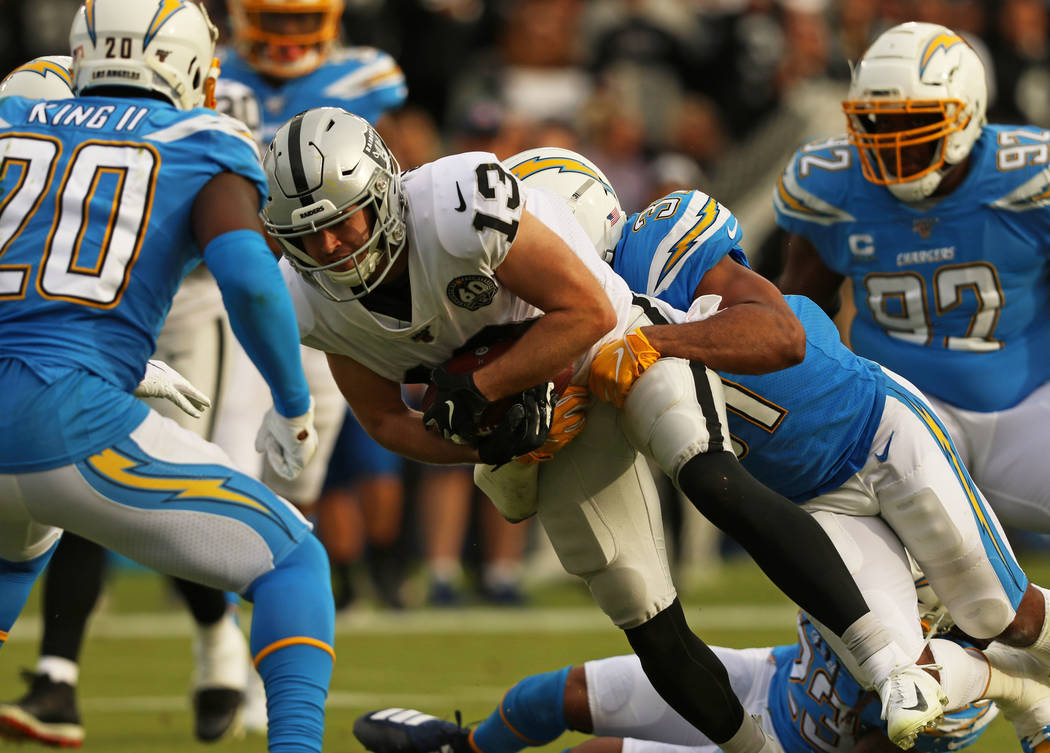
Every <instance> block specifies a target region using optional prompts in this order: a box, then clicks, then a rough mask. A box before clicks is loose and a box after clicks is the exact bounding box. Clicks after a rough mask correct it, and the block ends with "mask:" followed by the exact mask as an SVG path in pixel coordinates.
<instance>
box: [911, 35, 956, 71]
mask: <svg viewBox="0 0 1050 753" xmlns="http://www.w3.org/2000/svg"><path fill="white" fill-rule="evenodd" d="M957 44H966V42H965V41H964V40H963V38H962V37H960V36H959V35H958V34H937V35H936V36H934V37H933V39H931V40H930V41H929V42H927V43H926V49H924V50H923V51H922V57H921V58H920V59H919V78H922V74H923V73H924V72H925V71H926V66H927V65H929V63H930V60H931V59H932V58H933V56H934V55H936V54H937V51H938V50H944V51H945V52H947V51H948V50H950V49H951V48H952V47H954V46H955V45H957Z"/></svg>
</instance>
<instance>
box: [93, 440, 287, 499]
mask: <svg viewBox="0 0 1050 753" xmlns="http://www.w3.org/2000/svg"><path fill="white" fill-rule="evenodd" d="M88 465H90V466H91V467H92V468H93V469H94V470H95V471H97V472H98V473H99V474H101V475H102V476H104V477H105V478H107V479H109V480H110V481H112V482H113V483H116V484H120V485H121V486H125V487H129V488H131V489H138V490H141V491H147V492H168V496H169V498H170V499H171V500H181V499H214V500H219V501H223V502H236V503H238V504H242V505H247V506H248V507H253V508H255V509H257V510H259V511H260V512H263V513H266V514H267V515H269V514H270V510H269V508H267V507H265V506H264V505H262V504H260V503H259V502H258V501H257V500H255V499H252V498H251V497H248V496H246V495H244V494H241V493H239V492H237V491H234V490H233V489H228V488H226V486H225V485H226V482H227V481H229V479H227V478H199V477H198V478H194V477H186V476H183V477H173V476H145V475H140V474H139V473H136V472H135V471H136V469H138V468H141V467H142V463H141V462H139V461H138V460H135V459H133V458H129V457H126V456H124V455H122V454H120V453H119V452H116V451H115V450H114V449H113V448H109V449H106V450H103V451H102V452H100V453H98V454H97V455H92V456H91V457H90V458H88Z"/></svg>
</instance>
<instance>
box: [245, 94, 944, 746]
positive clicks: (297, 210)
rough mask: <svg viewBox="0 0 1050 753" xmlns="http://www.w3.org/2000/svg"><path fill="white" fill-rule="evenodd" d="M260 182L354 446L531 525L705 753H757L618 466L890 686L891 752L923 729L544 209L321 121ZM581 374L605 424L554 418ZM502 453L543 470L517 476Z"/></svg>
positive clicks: (816, 555) (615, 295)
mask: <svg viewBox="0 0 1050 753" xmlns="http://www.w3.org/2000/svg"><path fill="white" fill-rule="evenodd" d="M264 167H265V169H266V172H267V176H268V179H269V182H270V197H269V200H268V202H267V205H266V208H265V210H264V221H265V222H266V225H267V229H268V230H269V231H270V233H271V234H272V235H274V236H276V237H277V238H278V240H279V241H280V243H281V246H282V248H283V251H284V254H285V259H284V261H283V262H282V264H283V265H284V270H285V279H286V281H287V283H288V285H289V288H290V290H291V291H292V295H293V300H294V301H295V305H296V312H297V317H298V319H299V324H300V336H301V339H302V341H303V342H304V343H305V344H307V345H310V346H312V347H315V348H318V349H320V350H323V351H325V352H326V353H327V355H328V361H329V364H330V366H331V370H332V374H333V375H334V377H335V379H336V382H337V383H338V384H339V386H340V389H341V390H342V392H343V394H344V395H345V396H346V398H347V401H348V402H349V404H350V406H351V408H353V410H354V412H355V414H356V415H357V417H358V419H359V420H360V421H361V423H362V425H363V426H364V427H365V429H366V430H367V431H368V432H369V433H370V434H372V436H374V437H375V438H376V439H377V440H378V441H379V442H380V443H381V444H383V445H384V446H386V447H388V448H390V449H392V450H394V451H396V452H398V453H399V454H403V455H405V456H408V457H412V458H415V459H418V460H422V461H424V462H431V463H463V462H478V461H480V462H481V463H482V466H481V468H480V473H479V474H478V478H479V484H480V485H482V488H483V489H484V490H485V491H487V492H488V493H489V496H490V497H491V498H492V499H493V501H494V502H495V503H496V504H497V506H498V507H500V509H501V511H502V512H504V514H505V515H507V516H508V517H512V518H517V519H522V518H525V517H529V516H530V515H532V514H536V515H538V517H539V519H540V522H541V523H542V524H543V525H544V527H545V529H546V531H547V533H548V535H549V536H550V538H551V541H552V543H553V544H554V547H555V549H556V550H557V551H558V553H559V557H560V559H561V561H562V564H563V565H564V567H565V568H566V570H568V571H569V572H571V573H573V574H575V575H578V576H580V577H582V578H583V579H584V580H585V581H586V582H587V584H588V586H589V587H590V590H591V593H592V594H593V596H594V597H595V600H596V601H597V602H598V603H599V605H600V606H601V607H602V609H603V610H604V611H605V612H606V613H607V614H608V615H609V616H610V618H611V619H612V620H613V622H614V623H615V624H616V625H617V626H619V627H620V628H622V629H623V630H624V631H625V633H626V635H627V637H628V640H629V641H630V643H631V646H632V648H633V649H634V650H635V652H636V653H637V654H638V656H639V657H640V659H641V662H642V666H643V668H644V669H645V672H646V675H647V676H648V677H649V679H650V680H651V681H652V682H653V685H654V686H655V687H656V688H657V689H658V691H659V692H660V694H661V695H662V696H663V697H664V698H665V699H666V700H667V701H668V702H669V703H670V704H671V706H672V707H674V708H675V709H676V710H677V711H678V712H679V713H681V714H682V716H683V717H685V718H686V719H687V720H688V721H689V722H690V723H691V724H693V725H694V726H696V727H697V728H698V729H701V730H702V731H704V732H705V733H706V734H708V736H709V737H710V738H711V739H713V740H716V741H718V743H719V745H720V746H721V747H722V749H723V750H724V751H726V753H741V752H745V751H746V752H748V753H753V752H757V751H773V750H776V748H775V747H774V746H775V743H774V742H773V741H772V740H771V739H770V738H768V737H767V736H766V734H765V733H764V732H763V731H762V729H761V727H760V726H759V725H758V723H757V722H755V721H754V720H752V719H751V718H750V717H748V716H746V715H745V713H744V710H743V708H742V706H741V705H740V703H739V701H738V700H737V699H736V698H735V696H734V695H733V694H732V690H731V688H730V686H729V684H728V679H727V676H726V673H725V668H724V667H722V665H721V664H720V663H719V662H718V660H717V658H716V657H715V656H714V654H712V653H711V652H710V650H709V649H708V648H707V647H706V645H705V644H704V643H703V642H702V641H700V640H699V639H698V638H696V637H695V636H694V635H693V634H692V633H691V632H690V631H689V629H688V626H687V624H686V622H685V618H684V615H683V613H682V608H681V605H680V604H679V602H678V599H677V596H676V594H675V590H674V587H673V585H672V583H671V580H670V576H669V572H668V567H667V562H666V558H665V555H664V548H663V536H662V531H661V526H660V512H659V501H658V497H657V495H656V491H655V487H654V484H653V481H652V478H651V476H650V474H649V472H648V468H647V466H646V464H645V460H644V457H643V455H642V454H641V453H640V452H639V450H638V449H636V448H640V449H641V450H642V452H644V454H645V455H647V456H649V457H651V458H652V459H653V460H654V461H656V462H657V463H658V464H659V465H660V466H661V468H662V469H663V470H664V471H665V472H666V473H667V474H668V475H669V476H670V477H671V478H672V479H673V480H674V481H675V482H676V484H677V485H678V486H679V487H680V488H681V489H682V490H683V492H684V493H685V494H686V496H688V497H689V498H690V499H691V501H692V502H693V503H694V504H695V505H696V506H697V507H698V508H699V509H700V510H701V511H702V512H705V513H707V514H708V515H709V517H712V518H714V519H716V520H717V521H718V523H719V524H720V525H721V526H722V527H723V528H724V529H725V530H727V531H728V532H730V534H731V535H733V536H734V537H736V538H737V539H738V540H739V541H740V542H741V543H742V544H743V545H744V546H745V547H747V548H748V549H749V551H751V552H752V554H753V556H755V558H756V560H757V561H758V562H759V563H760V564H761V565H762V566H763V567H764V568H765V570H766V571H767V572H768V573H770V575H771V577H773V578H774V580H775V581H776V582H777V583H778V584H779V585H781V587H782V588H784V589H785V591H786V592H788V594H789V595H790V596H792V597H793V598H794V599H796V600H797V601H799V602H800V603H802V602H805V603H806V604H807V605H808V608H812V609H815V610H816V611H818V612H821V613H822V615H821V617H820V619H821V620H822V621H824V620H826V619H831V620H833V621H834V622H835V623H836V624H835V627H834V628H832V630H833V631H834V632H836V634H838V635H841V636H842V637H843V638H844V641H845V642H846V644H847V645H849V646H850V649H851V650H852V651H853V652H854V655H855V656H856V658H857V660H858V661H859V662H861V663H862V664H863V665H864V667H865V669H866V671H868V672H870V674H871V676H873V677H876V678H878V679H877V682H878V684H879V685H880V687H882V686H883V683H886V687H887V688H892V689H893V691H894V692H890V693H888V696H889V703H888V708H889V718H890V721H889V724H890V726H891V728H896V730H897V732H898V733H899V734H900V735H901V736H907V734H909V733H910V731H911V730H912V728H921V727H922V726H925V724H926V723H927V722H928V721H929V719H930V718H931V716H936V715H938V714H939V711H940V705H939V703H938V702H937V700H936V699H935V698H933V699H930V700H931V701H932V703H931V704H926V705H923V706H922V708H921V709H919V710H916V709H906V708H904V706H906V705H908V704H911V703H913V702H914V701H915V697H916V693H917V692H919V690H918V688H917V687H916V685H915V681H914V679H913V678H914V677H915V676H916V675H920V674H922V673H921V672H920V671H919V670H918V669H917V668H915V667H914V664H913V663H910V662H909V661H908V659H907V657H906V656H904V654H903V651H902V650H901V649H900V647H899V646H896V644H894V643H893V642H892V641H891V640H890V639H889V638H888V637H887V636H886V634H885V631H884V629H883V628H882V626H881V625H880V624H879V623H878V622H877V621H875V619H874V618H873V616H872V615H871V613H870V612H869V611H868V609H867V605H866V604H864V602H863V598H861V597H859V593H858V592H857V589H856V584H855V583H853V581H852V580H851V578H850V577H849V575H848V572H847V571H846V569H845V566H844V565H843V563H842V561H841V559H840V558H839V557H838V555H837V554H836V553H835V552H834V551H833V548H832V547H831V546H830V542H829V540H828V539H827V536H826V535H825V534H824V533H823V532H822V531H821V530H820V528H819V526H817V525H816V524H815V523H814V522H813V521H812V519H810V518H809V517H808V516H807V515H806V514H805V513H802V511H801V510H799V509H798V508H796V507H795V506H794V505H792V504H791V503H790V502H788V501H787V500H785V499H784V498H782V497H779V496H777V495H775V494H773V493H772V492H770V491H769V490H768V489H766V488H765V487H762V486H761V485H760V484H758V483H757V482H755V481H754V479H752V478H751V477H750V476H748V475H747V474H746V473H744V472H743V470H742V469H741V468H740V466H739V465H738V464H737V463H736V460H735V458H734V457H733V456H732V454H731V453H729V452H727V451H724V450H725V449H726V448H728V437H727V436H726V435H725V423H726V419H725V407H724V403H723V402H722V397H721V394H720V383H719V380H718V378H717V376H715V375H713V372H709V371H707V370H706V369H703V368H701V367H698V368H697V369H696V370H695V371H693V370H692V369H691V368H690V366H689V364H688V363H687V362H686V361H683V360H680V359H661V358H659V353H658V352H656V351H655V349H653V348H652V346H651V345H650V344H649V343H648V341H647V340H646V338H645V336H644V334H643V333H642V332H641V327H643V326H646V325H649V324H650V323H651V322H653V321H657V322H659V321H661V320H662V319H661V316H662V315H661V305H660V304H659V303H658V302H655V301H654V300H653V299H646V298H635V297H632V295H631V293H630V291H629V290H628V289H627V287H626V284H625V283H624V282H623V281H622V280H621V279H620V278H618V277H616V276H615V274H614V273H612V271H611V270H610V269H609V268H608V266H607V265H605V264H604V263H603V262H602V261H601V259H600V258H599V257H598V256H596V255H595V254H594V250H593V246H592V245H591V242H590V240H589V239H588V237H587V235H586V234H585V233H584V231H583V229H582V228H581V227H580V225H579V223H578V222H576V220H575V219H574V218H573V217H572V214H571V212H570V211H569V210H568V208H567V207H566V206H565V205H564V203H563V202H562V201H560V200H559V199H557V197H554V196H552V195H550V194H546V193H544V192H537V191H532V190H528V189H526V188H524V187H523V186H522V185H521V183H520V182H519V181H518V179H517V178H515V177H514V176H513V175H511V174H510V173H508V172H507V171H506V170H504V169H503V167H502V166H501V165H500V164H499V162H498V161H497V160H496V158H495V156H494V155H492V154H487V153H481V152H475V153H468V154H461V155H455V156H451V157H446V158H444V159H440V160H437V161H436V162H432V163H429V164H427V165H423V166H421V167H419V168H416V169H413V170H411V171H408V172H407V173H405V174H404V175H401V174H400V173H399V169H398V165H397V162H396V160H394V158H393V156H392V155H391V154H390V152H389V150H388V149H387V148H386V146H385V144H384V143H383V141H382V139H381V138H380V137H379V135H378V134H377V133H376V132H375V130H374V129H373V128H371V127H370V126H369V125H368V124H367V123H366V122H365V121H363V120H361V119H360V118H357V117H355V116H353V115H350V114H349V113H346V112H345V111H342V110H339V109H337V108H317V109H313V110H309V111H307V112H304V113H301V114H300V115H297V116H296V117H294V118H292V120H290V121H289V122H288V123H286V124H284V125H283V126H281V128H280V129H279V130H278V132H277V135H276V136H275V138H274V141H273V143H272V144H271V145H270V148H269V149H268V150H267V153H266V156H265V157H264ZM609 220H610V223H614V222H620V223H622V221H623V218H622V217H615V218H614V217H612V216H610V218H609ZM552 275H556V277H555V278H554V279H553V280H552ZM552 282H554V283H555V284H552ZM512 331H513V332H514V333H515V334H516V335H518V337H517V339H516V340H515V342H514V344H513V345H512V346H511V347H510V348H509V349H508V350H507V351H506V352H505V353H504V354H503V355H501V356H500V357H499V358H497V359H494V360H493V361H491V362H490V363H487V364H486V365H485V366H483V367H481V368H480V369H478V370H477V371H475V372H473V373H472V374H466V375H453V374H450V373H448V372H447V371H445V370H444V369H443V368H441V366H442V364H443V363H445V362H446V361H447V360H448V359H449V358H450V357H451V356H452V355H453V353H455V352H457V350H458V349H460V348H462V347H463V346H464V345H468V344H469V345H471V346H474V345H479V344H485V343H487V342H493V341H497V340H500V339H507V336H508V333H509V332H512ZM592 361H593V363H594V365H593V366H592ZM570 364H571V365H572V366H573V367H574V376H573V380H572V382H573V383H572V385H571V386H570V388H569V389H568V390H567V391H566V395H567V400H566V399H564V398H563V400H562V401H558V402H557V404H554V405H552V403H554V398H553V396H552V394H551V390H550V383H549V382H547V380H548V379H550V378H551V377H552V376H553V375H554V374H557V373H558V372H560V371H561V370H562V369H563V368H565V367H566V366H567V365H570ZM617 364H619V365H617ZM599 365H600V366H599ZM783 365H785V364H773V365H768V366H767V368H770V369H775V368H779V367H782V366H783ZM596 371H600V372H602V373H603V374H604V375H605V381H604V384H603V385H599V389H600V393H601V394H608V395H609V397H610V398H611V399H612V400H617V395H623V394H626V397H625V398H622V403H621V404H622V408H621V407H618V406H614V405H613V404H612V403H611V402H600V403H595V404H594V405H593V406H592V407H591V408H590V410H589V412H588V416H587V420H586V422H585V424H583V425H582V426H581V425H580V424H581V422H579V421H578V420H575V419H570V420H566V417H565V415H564V414H566V413H567V412H568V411H567V409H566V406H571V407H573V408H575V407H578V401H579V399H580V395H581V393H584V392H585V390H586V388H585V386H584V385H586V384H587V383H588V381H590V382H591V383H592V384H593V383H594V382H595V379H594V377H595V372H596ZM426 381H431V382H432V383H433V384H434V385H435V386H436V394H435V397H434V401H433V404H432V406H431V408H430V409H428V410H427V411H426V412H425V413H424V414H422V416H421V414H420V413H419V412H417V411H414V410H411V409H409V408H408V407H407V406H406V405H405V404H404V402H403V401H402V398H401V390H400V385H401V384H403V383H408V382H426ZM628 390H629V391H628ZM503 396H510V397H511V398H512V400H511V402H512V407H510V408H509V409H508V411H507V413H506V415H505V417H504V418H503V419H502V421H500V422H499V423H498V424H497V425H496V426H495V427H494V428H493V429H492V431H491V432H490V433H483V432H481V431H480V430H479V427H478V421H479V418H480V416H481V415H482V414H483V413H484V412H485V410H486V408H488V407H489V406H490V405H491V400H493V399H496V398H500V397H503ZM552 411H553V418H552ZM548 434H549V435H550V437H549V438H548ZM545 439H546V440H547V441H546V443H545V441H544V440H545ZM544 444H546V446H542V447H541V445H544ZM537 449H540V452H539V453H536V452H535V451H536V450H537ZM522 456H529V457H528V458H527V460H529V461H534V460H541V461H543V462H538V463H537V462H530V463H521V462H517V460H518V459H519V458H521V457H522ZM491 466H496V468H492V467H491ZM796 547H797V549H796ZM825 624H827V623H826V622H825ZM908 699H910V700H908ZM923 700H926V699H925V697H923Z"/></svg>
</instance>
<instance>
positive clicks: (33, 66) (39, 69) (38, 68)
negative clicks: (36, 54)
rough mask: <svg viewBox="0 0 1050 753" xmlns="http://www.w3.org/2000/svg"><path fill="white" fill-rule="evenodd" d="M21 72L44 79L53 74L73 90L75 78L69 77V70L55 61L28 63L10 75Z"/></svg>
mask: <svg viewBox="0 0 1050 753" xmlns="http://www.w3.org/2000/svg"><path fill="white" fill-rule="evenodd" d="M21 71H30V72H32V73H39V74H40V75H41V76H43V77H44V78H47V74H49V73H52V74H54V75H56V76H58V77H59V78H60V79H62V81H63V82H64V83H65V85H66V86H68V87H69V88H71V89H72V88H73V78H72V76H70V75H69V70H68V69H67V68H66V67H65V66H63V65H59V64H58V63H56V62H55V61H54V60H47V59H39V60H33V61H31V62H28V63H26V64H25V65H20V66H18V67H17V68H15V69H14V70H13V71H11V73H9V74H8V75H9V76H11V75H14V74H16V73H19V72H21Z"/></svg>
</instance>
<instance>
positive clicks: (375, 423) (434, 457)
mask: <svg viewBox="0 0 1050 753" xmlns="http://www.w3.org/2000/svg"><path fill="white" fill-rule="evenodd" d="M326 355H327V356H328V367H329V369H331V371H332V377H333V378H334V379H335V383H336V384H337V385H338V386H339V390H340V391H341V392H342V393H343V397H345V398H346V402H347V403H348V404H349V405H350V408H351V409H352V410H353V411H354V416H355V417H356V418H357V420H358V422H360V424H361V426H362V427H363V428H364V430H365V431H367V432H368V434H369V435H370V436H371V437H372V438H373V439H374V440H376V441H377V442H378V443H379V444H381V445H383V447H386V448H387V449H388V450H390V451H391V452H396V453H398V454H399V455H404V456H405V457H407V458H411V459H413V460H418V461H420V462H422V463H440V464H459V463H476V462H478V453H477V450H474V449H473V448H471V447H468V446H466V445H460V444H455V443H453V442H451V441H449V440H447V439H442V438H441V436H440V435H439V434H437V433H435V432H431V431H427V430H426V427H425V426H424V425H423V414H422V413H420V412H419V411H417V410H413V409H412V408H409V407H408V406H407V405H405V402H404V400H402V399H401V385H399V384H397V383H396V382H392V381H390V380H389V379H384V378H383V377H381V376H379V375H378V374H376V373H375V372H374V371H372V370H371V369H368V368H367V367H365V366H362V365H361V364H360V363H358V362H357V361H355V360H354V359H352V358H349V357H347V356H343V355H338V354H336V353H327V354H326Z"/></svg>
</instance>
